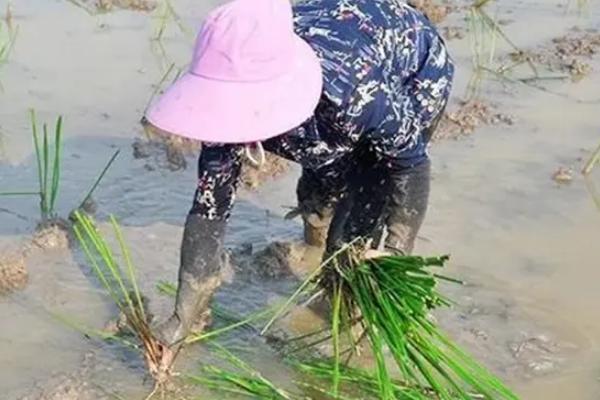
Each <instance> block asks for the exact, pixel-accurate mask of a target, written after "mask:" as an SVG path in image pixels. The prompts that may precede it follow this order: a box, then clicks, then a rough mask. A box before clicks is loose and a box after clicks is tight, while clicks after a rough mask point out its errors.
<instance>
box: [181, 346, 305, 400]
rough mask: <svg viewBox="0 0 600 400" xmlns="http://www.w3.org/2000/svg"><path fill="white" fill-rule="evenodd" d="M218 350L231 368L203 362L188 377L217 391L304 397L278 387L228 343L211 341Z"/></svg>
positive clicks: (281, 399)
mask: <svg viewBox="0 0 600 400" xmlns="http://www.w3.org/2000/svg"><path fill="white" fill-rule="evenodd" d="M211 348H212V349H213V350H214V353H215V354H216V355H217V356H218V357H219V358H221V359H222V360H223V361H225V362H226V363H228V364H229V365H230V367H231V368H227V369H225V368H220V367H217V366H214V365H203V366H202V368H201V369H200V371H199V373H197V374H186V378H187V379H188V380H189V381H190V382H192V383H194V384H199V385H202V386H205V387H207V388H209V389H212V390H214V391H218V392H221V393H227V394H229V395H242V396H244V397H250V398H255V399H263V400H266V399H268V400H300V399H306V397H300V396H298V395H296V394H293V393H291V392H289V391H287V390H285V389H282V388H280V387H278V386H277V385H276V384H275V383H273V382H272V381H271V380H269V379H267V378H266V377H264V376H263V375H262V374H261V373H260V372H259V371H257V370H256V369H255V368H254V367H252V366H251V365H250V364H248V363H246V362H245V361H243V360H242V359H240V358H238V357H237V356H235V355H234V354H233V353H231V352H230V351H228V350H227V349H226V348H225V347H223V346H221V345H218V344H216V343H212V344H211Z"/></svg>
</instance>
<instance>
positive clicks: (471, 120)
mask: <svg viewBox="0 0 600 400" xmlns="http://www.w3.org/2000/svg"><path fill="white" fill-rule="evenodd" d="M497 108H498V106H497V105H493V104H492V103H490V102H486V101H483V100H471V101H458V102H457V104H455V105H451V106H450V110H449V111H448V112H446V113H445V114H444V116H443V117H442V119H441V120H440V123H439V125H438V127H437V129H436V131H435V133H434V135H433V140H442V139H458V138H460V137H462V136H466V135H470V134H472V133H474V132H475V131H476V130H477V129H478V128H481V127H483V126H488V125H501V126H506V127H510V126H513V125H514V124H515V119H514V117H512V116H511V115H509V114H505V113H502V112H498V111H497Z"/></svg>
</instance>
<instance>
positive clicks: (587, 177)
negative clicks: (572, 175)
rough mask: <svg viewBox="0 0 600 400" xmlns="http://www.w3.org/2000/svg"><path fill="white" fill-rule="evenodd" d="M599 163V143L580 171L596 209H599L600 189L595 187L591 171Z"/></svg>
mask: <svg viewBox="0 0 600 400" xmlns="http://www.w3.org/2000/svg"><path fill="white" fill-rule="evenodd" d="M598 163H600V145H598V147H597V148H596V150H595V151H594V152H593V153H592V155H591V156H590V158H589V160H588V161H587V162H586V163H585V166H584V167H583V169H582V171H581V173H582V174H583V179H584V181H585V185H586V187H587V189H588V192H589V193H590V195H591V196H592V200H593V201H594V204H596V207H597V208H598V210H600V191H599V190H598V188H597V187H596V184H595V183H594V180H593V177H592V171H593V170H594V168H595V167H596V165H598Z"/></svg>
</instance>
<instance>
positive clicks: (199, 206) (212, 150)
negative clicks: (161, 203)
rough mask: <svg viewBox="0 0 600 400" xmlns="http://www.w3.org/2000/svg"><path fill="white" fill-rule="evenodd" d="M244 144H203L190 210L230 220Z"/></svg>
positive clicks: (209, 216) (194, 212)
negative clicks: (196, 183)
mask: <svg viewBox="0 0 600 400" xmlns="http://www.w3.org/2000/svg"><path fill="white" fill-rule="evenodd" d="M243 152H244V147H243V146H242V145H229V144H227V145H204V146H203V147H202V151H201V153H200V156H199V158H198V185H197V188H196V194H195V195H194V204H193V206H192V209H191V211H190V213H192V214H199V215H201V216H203V217H204V218H207V219H211V220H214V219H220V220H227V219H229V216H230V215H231V209H232V208H233V204H234V201H235V195H236V190H237V186H238V182H239V177H240V171H241V168H242V155H243Z"/></svg>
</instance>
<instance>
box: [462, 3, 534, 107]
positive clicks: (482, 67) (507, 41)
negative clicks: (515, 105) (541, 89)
mask: <svg viewBox="0 0 600 400" xmlns="http://www.w3.org/2000/svg"><path fill="white" fill-rule="evenodd" d="M493 3H495V0H475V1H474V2H473V4H472V5H471V7H469V8H468V11H467V27H468V31H469V38H470V43H471V55H472V57H471V58H472V64H473V74H472V76H471V78H470V80H469V83H468V85H467V95H466V97H467V100H470V99H473V98H475V97H477V96H478V95H479V92H480V90H481V86H482V84H483V81H484V79H485V78H486V77H487V75H488V74H491V75H492V76H493V77H495V78H500V79H502V80H504V81H507V82H512V80H511V79H508V77H507V74H508V73H509V72H511V71H512V70H514V68H516V67H517V66H519V65H521V64H527V66H528V68H529V69H530V70H531V73H532V75H531V77H528V78H526V79H527V80H536V79H538V78H539V73H538V70H537V67H536V65H535V64H534V63H533V61H532V60H531V58H530V57H528V56H527V55H526V53H525V52H524V51H523V50H522V49H521V48H520V47H519V46H517V45H516V44H515V42H513V41H512V39H511V38H510V37H509V36H508V35H507V34H506V33H505V32H504V30H503V29H502V28H501V27H500V25H499V24H498V22H497V19H496V18H495V17H493V16H491V15H490V14H489V12H488V11H487V7H489V6H490V5H491V4H493ZM500 44H503V45H505V46H508V48H510V49H511V51H512V52H513V54H515V55H517V56H516V57H515V58H516V59H517V61H516V62H515V63H513V64H511V65H508V66H506V65H500V66H498V65H496V53H497V51H498V47H499V45H500Z"/></svg>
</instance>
